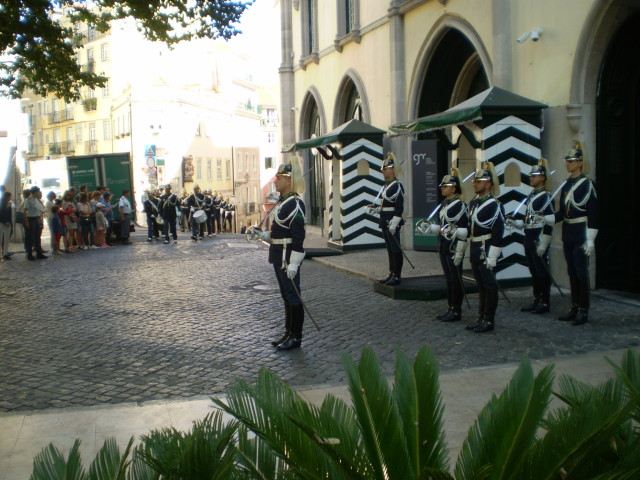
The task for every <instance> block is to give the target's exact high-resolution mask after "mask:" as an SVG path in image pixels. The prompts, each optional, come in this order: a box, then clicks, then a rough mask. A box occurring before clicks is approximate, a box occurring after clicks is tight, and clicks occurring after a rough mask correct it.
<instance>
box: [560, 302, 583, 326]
mask: <svg viewBox="0 0 640 480" xmlns="http://www.w3.org/2000/svg"><path fill="white" fill-rule="evenodd" d="M578 310H580V309H579V308H578V305H577V304H575V303H574V304H573V305H571V310H569V311H568V312H567V313H565V314H564V315H560V316H559V317H558V320H560V321H561V322H572V321H574V320H575V319H576V317H577V316H578Z"/></svg>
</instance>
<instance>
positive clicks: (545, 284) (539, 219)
mask: <svg viewBox="0 0 640 480" xmlns="http://www.w3.org/2000/svg"><path fill="white" fill-rule="evenodd" d="M548 168H549V166H548V163H547V160H546V159H544V158H541V159H540V160H539V161H538V165H534V166H533V167H531V173H529V184H530V185H531V187H532V188H533V190H532V191H531V193H529V196H528V197H527V198H526V201H525V205H526V209H525V213H524V214H521V213H519V212H515V213H516V214H515V215H514V216H511V215H509V216H507V220H506V223H507V226H510V227H515V228H517V229H520V230H522V229H524V242H523V246H524V254H525V256H526V257H527V264H528V265H529V272H530V273H531V282H532V284H533V285H532V286H533V301H532V302H531V303H530V304H529V305H526V306H524V307H522V308H521V309H520V311H522V312H531V313H533V314H540V313H547V312H548V311H549V308H550V304H551V300H550V299H551V274H550V270H549V244H550V243H551V235H552V234H553V224H554V222H555V217H554V215H553V206H552V205H551V195H550V194H549V192H547V190H546V188H545V184H546V181H547V172H548Z"/></svg>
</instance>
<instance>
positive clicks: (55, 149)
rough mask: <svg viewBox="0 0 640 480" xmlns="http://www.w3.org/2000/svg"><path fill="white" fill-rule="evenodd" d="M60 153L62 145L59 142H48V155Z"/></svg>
mask: <svg viewBox="0 0 640 480" xmlns="http://www.w3.org/2000/svg"><path fill="white" fill-rule="evenodd" d="M60 153H62V146H61V144H60V142H54V143H50V144H49V155H59V154H60Z"/></svg>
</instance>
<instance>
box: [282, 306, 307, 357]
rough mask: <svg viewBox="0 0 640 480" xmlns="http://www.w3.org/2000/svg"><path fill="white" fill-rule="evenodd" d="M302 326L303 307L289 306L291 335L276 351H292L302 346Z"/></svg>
mask: <svg viewBox="0 0 640 480" xmlns="http://www.w3.org/2000/svg"><path fill="white" fill-rule="evenodd" d="M303 325H304V307H303V306H302V304H300V305H292V306H291V335H289V337H288V338H287V339H286V340H284V341H283V342H282V343H281V344H280V345H278V346H277V347H276V348H277V349H278V350H292V349H294V348H300V345H302V326H303Z"/></svg>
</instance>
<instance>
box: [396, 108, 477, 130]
mask: <svg viewBox="0 0 640 480" xmlns="http://www.w3.org/2000/svg"><path fill="white" fill-rule="evenodd" d="M480 119H482V108H481V107H478V106H476V107H469V108H463V109H457V108H455V107H454V108H450V109H449V110H446V111H444V112H442V113H436V114H434V115H428V116H426V117H422V118H418V119H417V120H414V121H413V122H406V123H396V124H395V125H391V126H390V127H389V130H390V131H391V132H392V134H394V135H409V134H412V133H420V132H429V131H432V130H438V129H441V128H446V127H448V126H450V125H461V124H464V123H468V122H474V121H476V120H480Z"/></svg>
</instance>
